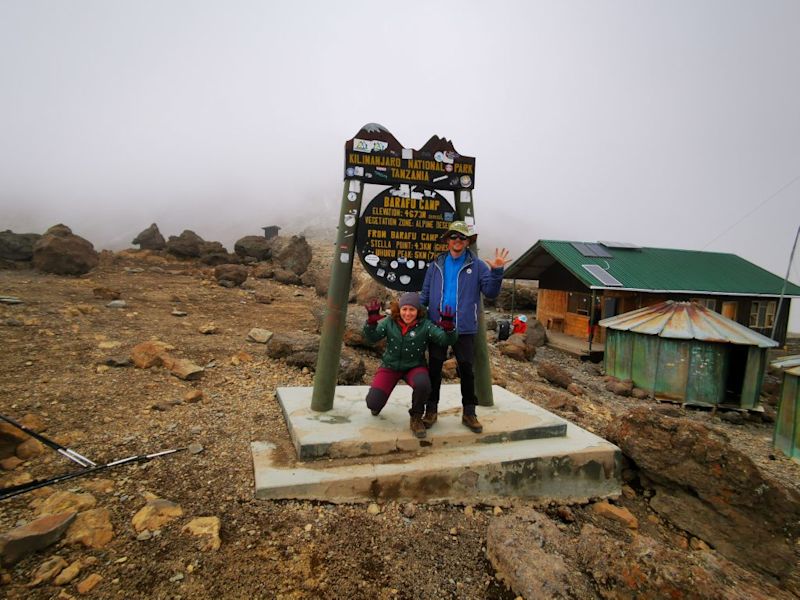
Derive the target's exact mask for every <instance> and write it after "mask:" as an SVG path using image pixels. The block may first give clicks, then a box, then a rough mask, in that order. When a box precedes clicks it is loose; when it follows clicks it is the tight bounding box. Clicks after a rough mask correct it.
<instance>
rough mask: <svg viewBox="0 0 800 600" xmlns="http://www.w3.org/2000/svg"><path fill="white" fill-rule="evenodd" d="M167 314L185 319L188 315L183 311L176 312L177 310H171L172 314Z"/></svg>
mask: <svg viewBox="0 0 800 600" xmlns="http://www.w3.org/2000/svg"><path fill="white" fill-rule="evenodd" d="M169 314H171V315H172V316H173V317H185V316H187V315H188V314H189V313H187V312H186V311H185V310H178V309H177V308H173V309H172V312H171V313H169Z"/></svg>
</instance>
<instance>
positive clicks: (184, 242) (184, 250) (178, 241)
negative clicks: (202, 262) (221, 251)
mask: <svg viewBox="0 0 800 600" xmlns="http://www.w3.org/2000/svg"><path fill="white" fill-rule="evenodd" d="M204 241H205V240H203V238H201V237H200V236H199V235H197V234H196V233H195V232H194V231H192V230H191V229H185V230H184V231H183V233H181V234H180V235H177V236H175V235H171V236H169V240H168V241H167V252H169V253H170V254H172V255H173V256H177V257H179V258H198V257H199V256H200V247H201V244H202V243H203V242H204Z"/></svg>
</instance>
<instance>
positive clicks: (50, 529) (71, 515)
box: [0, 512, 75, 565]
mask: <svg viewBox="0 0 800 600" xmlns="http://www.w3.org/2000/svg"><path fill="white" fill-rule="evenodd" d="M74 519H75V512H64V513H59V514H54V515H47V516H45V517H42V518H40V519H36V520H35V521H31V522H30V523H28V524H27V525H23V526H21V527H16V528H14V529H11V530H9V531H6V532H5V533H3V534H0V562H2V563H3V564H4V565H11V564H14V563H16V562H17V561H19V560H20V559H21V558H23V557H25V556H28V555H29V554H33V553H34V552H36V551H37V550H41V549H42V548H47V547H48V546H49V545H51V544H54V543H55V542H57V541H58V540H59V539H60V538H61V536H62V535H63V534H64V532H65V531H66V530H67V528H68V527H69V526H70V524H71V523H72V521H73V520H74Z"/></svg>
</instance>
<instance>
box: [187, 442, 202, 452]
mask: <svg viewBox="0 0 800 600" xmlns="http://www.w3.org/2000/svg"><path fill="white" fill-rule="evenodd" d="M186 449H187V450H188V451H189V454H200V453H201V452H202V451H203V449H204V448H203V445H202V444H198V443H197V442H192V443H191V444H189V445H188V446H187V448H186Z"/></svg>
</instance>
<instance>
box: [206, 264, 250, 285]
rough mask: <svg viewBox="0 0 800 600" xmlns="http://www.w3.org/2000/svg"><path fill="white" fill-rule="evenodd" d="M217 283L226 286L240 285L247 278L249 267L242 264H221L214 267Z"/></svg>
mask: <svg viewBox="0 0 800 600" xmlns="http://www.w3.org/2000/svg"><path fill="white" fill-rule="evenodd" d="M214 277H215V278H216V280H217V283H219V284H220V285H223V286H224V287H238V286H240V285H242V284H243V283H244V282H245V281H246V280H247V267H244V266H242V265H219V266H218V267H215V268H214Z"/></svg>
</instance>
